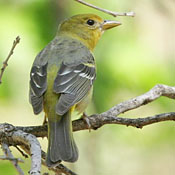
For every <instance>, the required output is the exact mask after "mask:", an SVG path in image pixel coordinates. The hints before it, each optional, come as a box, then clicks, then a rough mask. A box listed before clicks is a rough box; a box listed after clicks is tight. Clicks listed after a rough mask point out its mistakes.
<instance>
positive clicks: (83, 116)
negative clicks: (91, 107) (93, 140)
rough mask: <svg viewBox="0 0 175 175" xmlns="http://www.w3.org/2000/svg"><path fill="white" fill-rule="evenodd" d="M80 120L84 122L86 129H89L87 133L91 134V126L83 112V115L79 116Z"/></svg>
mask: <svg viewBox="0 0 175 175" xmlns="http://www.w3.org/2000/svg"><path fill="white" fill-rule="evenodd" d="M81 118H82V119H83V120H84V121H85V123H86V124H87V127H88V129H89V132H91V129H92V127H91V124H90V120H89V119H88V115H87V114H86V113H85V112H83V115H82V116H81Z"/></svg>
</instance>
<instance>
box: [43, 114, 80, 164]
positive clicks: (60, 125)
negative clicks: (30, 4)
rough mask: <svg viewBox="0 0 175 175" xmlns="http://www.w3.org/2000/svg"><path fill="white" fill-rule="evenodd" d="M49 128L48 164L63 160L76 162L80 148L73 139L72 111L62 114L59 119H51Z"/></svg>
mask: <svg viewBox="0 0 175 175" xmlns="http://www.w3.org/2000/svg"><path fill="white" fill-rule="evenodd" d="M48 119H49V118H48ZM48 129H49V130H48V131H49V132H48V142H49V143H48V149H47V158H46V164H47V165H48V166H53V165H55V164H56V163H57V162H60V161H62V160H63V161H66V162H75V161H76V160H77V159H78V148H77V146H76V144H75V141H74V139H73V134H72V123H71V116H70V112H69V111H68V112H67V113H66V114H64V115H63V116H61V119H60V120H59V121H52V120H50V119H49V121H48Z"/></svg>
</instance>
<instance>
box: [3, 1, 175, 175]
mask: <svg viewBox="0 0 175 175" xmlns="http://www.w3.org/2000/svg"><path fill="white" fill-rule="evenodd" d="M88 2H90V3H93V4H95V5H97V6H100V7H103V8H107V9H109V10H113V11H121V12H122V11H123V12H124V11H131V10H132V11H134V12H136V17H135V18H130V17H118V18H117V19H116V18H115V19H114V18H113V17H112V16H109V15H107V14H104V13H102V12H98V11H96V10H93V9H90V8H88V7H85V6H83V5H81V4H78V3H76V2H75V1H73V0H64V1H59V0H8V1H7V0H1V1H0V62H1V63H2V62H3V60H4V59H5V58H6V56H7V54H8V52H9V50H10V48H11V45H12V42H13V40H14V38H15V37H16V36H17V35H20V37H21V42H20V44H19V45H18V46H17V48H16V49H15V53H14V55H13V56H12V57H11V59H10V61H9V66H8V67H7V69H6V71H5V74H4V76H3V84H2V85H1V86H0V122H1V123H3V122H7V123H11V124H13V125H21V126H29V125H40V124H41V123H42V121H43V115H44V114H43V113H42V114H40V115H39V116H34V114H33V113H32V108H31V106H30V104H29V102H28V89H29V88H28V84H29V72H30V68H31V65H32V62H33V60H34V58H35V56H36V54H37V53H38V52H39V51H40V50H41V49H42V48H43V47H45V45H46V44H47V43H48V42H49V41H50V40H52V39H53V37H54V35H55V33H56V30H57V26H58V24H59V22H60V21H61V20H62V19H65V18H67V17H69V16H72V15H74V14H80V13H95V14H98V15H100V16H101V17H103V18H104V19H112V20H118V21H121V22H122V26H120V27H118V28H115V29H112V30H110V31H107V32H106V33H105V34H104V35H103V37H102V39H101V40H100V42H99V43H98V45H97V47H96V49H95V56H96V59H97V67H98V70H97V80H96V81H95V86H94V98H93V101H92V103H91V105H90V106H89V108H88V110H87V111H88V113H89V114H92V113H100V112H103V111H105V110H107V109H109V108H110V107H112V106H114V105H115V104H117V103H120V102H122V101H124V100H127V99H130V98H132V97H135V96H138V95H140V94H142V93H144V92H146V91H148V90H149V89H150V88H152V87H153V86H154V85H156V84H158V83H163V84H167V85H170V86H174V85H175V78H174V75H175V23H174V21H175V13H174V11H175V2H174V1H173V0H169V1H166V0H159V1H158V0H132V1H130V0H124V1H119V0H118V1H117V0H108V1H105V0H100V1H92V0H88ZM174 109H175V102H174V101H173V100H170V99H166V98H160V99H158V100H157V101H156V102H153V103H151V104H149V105H146V106H144V107H141V108H140V109H137V110H134V111H131V112H128V113H127V114H123V117H135V118H136V117H145V116H151V115H154V114H158V113H163V112H170V111H171V112H172V111H174ZM74 135H75V138H76V141H77V145H78V146H79V150H80V158H79V160H78V162H77V163H75V164H67V166H68V167H70V168H71V169H72V170H74V171H76V172H77V173H78V174H81V175H82V174H83V175H109V174H110V175H116V174H117V175H148V174H149V175H155V174H159V175H164V174H166V175H173V174H174V172H175V139H174V138H175V127H174V122H163V123H159V124H155V125H150V126H147V127H145V128H143V129H142V130H139V129H135V128H131V127H125V126H119V125H108V126H104V127H103V128H101V129H99V130H97V131H92V132H91V133H88V131H81V132H77V133H75V134H74ZM40 141H41V144H42V148H43V149H44V150H46V148H47V140H46V139H43V140H42V139H41V140H40ZM12 150H13V153H14V154H15V155H16V156H19V157H21V155H20V154H19V153H18V152H17V151H16V150H15V149H12ZM0 154H2V152H0ZM21 166H22V168H23V169H24V170H25V174H27V172H28V170H29V169H30V159H26V160H25V163H24V164H21ZM42 172H48V170H47V169H46V168H43V169H42ZM4 174H7V175H11V174H13V175H14V174H17V172H16V171H15V169H14V168H13V167H12V165H11V164H10V163H9V162H8V161H2V160H1V161H0V175H4Z"/></svg>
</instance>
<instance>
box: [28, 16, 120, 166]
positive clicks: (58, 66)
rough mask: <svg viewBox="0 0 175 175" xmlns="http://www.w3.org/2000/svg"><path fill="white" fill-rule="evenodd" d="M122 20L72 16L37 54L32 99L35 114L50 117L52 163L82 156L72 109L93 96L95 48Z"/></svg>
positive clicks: (49, 160) (83, 105)
mask: <svg viewBox="0 0 175 175" xmlns="http://www.w3.org/2000/svg"><path fill="white" fill-rule="evenodd" d="M120 24H121V23H120V22H117V21H109V20H103V19H102V18H100V17H99V16H97V15H94V14H80V15H76V16H73V17H70V18H68V19H66V20H64V21H63V22H62V23H61V24H60V25H59V29H58V32H57V34H56V37H55V38H54V39H53V40H52V41H51V42H50V43H49V44H48V45H47V46H46V47H45V48H44V49H43V50H42V51H41V52H40V53H39V54H38V55H37V57H36V58H35V61H34V63H33V66H32V68H31V73H30V103H31V104H32V107H33V111H34V113H35V114H39V113H40V112H41V111H42V110H44V112H45V115H46V117H47V118H48V150H47V158H46V163H47V165H48V166H52V165H55V164H56V163H58V162H60V161H62V160H63V161H66V162H75V161H76V160H77V159H78V148H77V146H76V144H75V141H74V139H73V134H72V123H71V113H72V111H73V110H77V111H78V112H79V113H82V112H84V110H85V108H86V107H87V105H88V103H89V101H90V99H91V95H92V89H93V82H94V80H95V78H96V65H95V59H94V55H93V53H92V52H93V49H94V48H95V46H96V44H97V42H98V40H99V39H100V37H101V35H102V34H103V32H104V31H105V30H107V29H110V28H113V27H116V26H119V25H120Z"/></svg>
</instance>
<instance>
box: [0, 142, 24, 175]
mask: <svg viewBox="0 0 175 175" xmlns="http://www.w3.org/2000/svg"><path fill="white" fill-rule="evenodd" d="M1 146H2V150H3V152H4V154H5V157H4V160H9V161H10V162H11V163H12V164H13V166H14V167H15V168H16V170H17V171H18V173H19V175H24V172H23V171H22V169H21V168H20V166H19V165H18V162H23V161H22V160H21V159H16V158H14V157H13V155H12V153H11V151H10V148H9V147H8V145H7V144H6V143H2V144H1Z"/></svg>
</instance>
